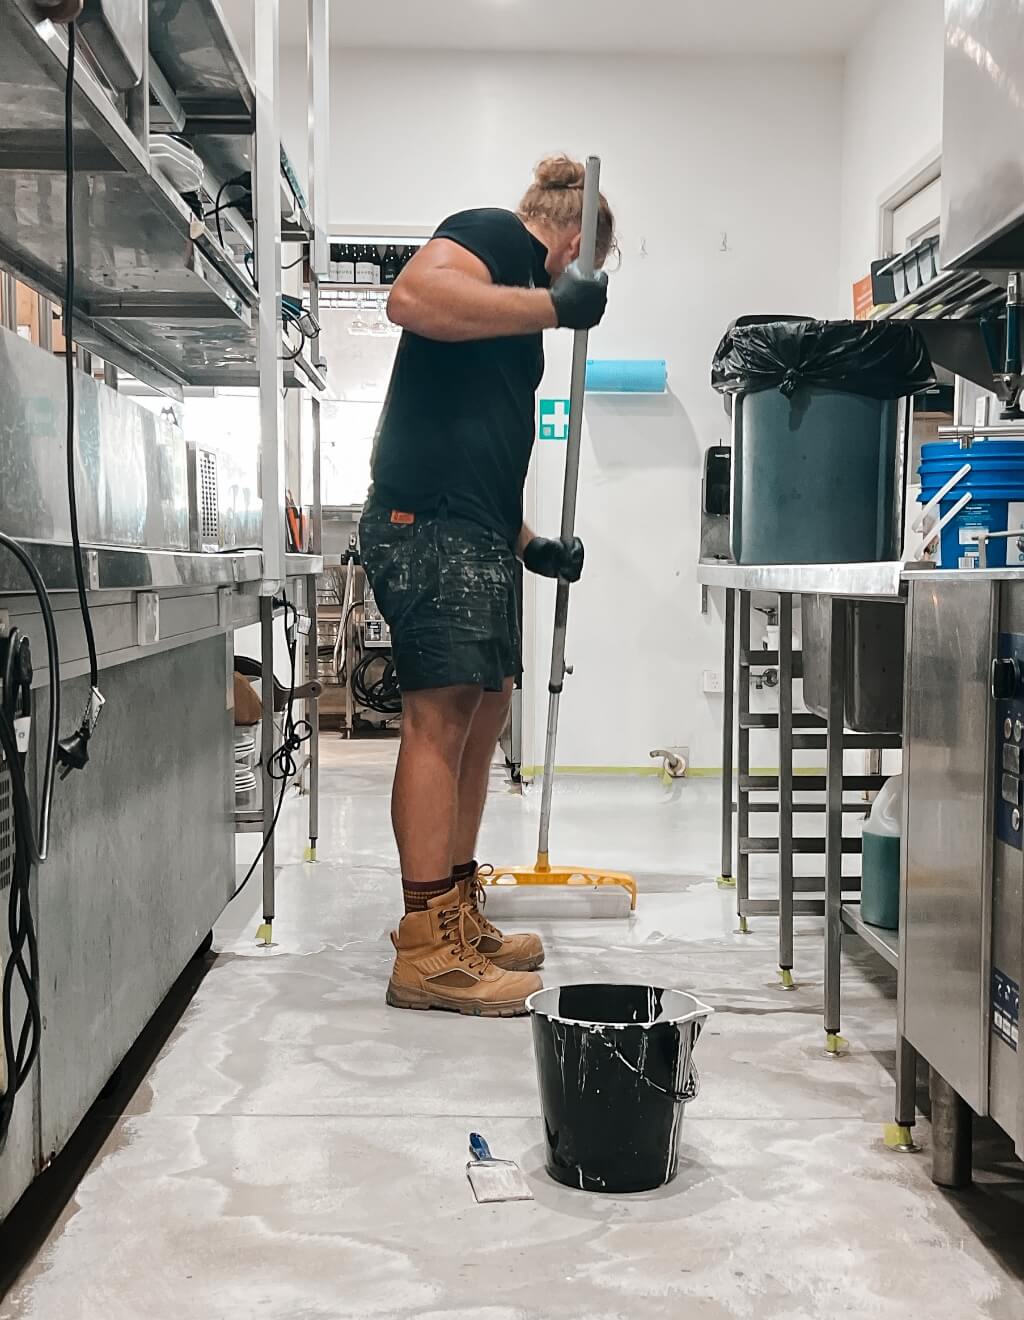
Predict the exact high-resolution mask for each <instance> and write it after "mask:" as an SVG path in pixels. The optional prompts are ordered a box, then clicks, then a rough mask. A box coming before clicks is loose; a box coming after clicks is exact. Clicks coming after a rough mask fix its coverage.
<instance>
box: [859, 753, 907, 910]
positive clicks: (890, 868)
mask: <svg viewBox="0 0 1024 1320" xmlns="http://www.w3.org/2000/svg"><path fill="white" fill-rule="evenodd" d="M902 817H903V778H902V776H900V775H893V777H892V778H891V779H887V780H886V782H885V784H884V785H883V786H882V791H881V792H880V793H879V795H878V797H876V798H875V800H874V802H873V803H872V806H871V815H870V817H869V818H868V820H867V821H866V822H865V824H864V852H863V856H862V859H861V861H862V867H863V869H862V875H861V882H860V915H861V917H862V918H863V920H864V921H866V922H867V923H868V925H869V926H881V927H882V929H883V930H899V925H900V835H901V833H902Z"/></svg>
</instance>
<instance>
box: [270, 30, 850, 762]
mask: <svg viewBox="0 0 1024 1320" xmlns="http://www.w3.org/2000/svg"><path fill="white" fill-rule="evenodd" d="M284 85H285V86H286V87H287V71H286V77H285V84H284ZM841 94H842V77H841V66H840V64H839V63H838V62H835V61H830V60H825V59H816V60H806V61H804V60H796V59H793V60H787V59H772V58H767V57H763V56H762V57H757V58H754V57H750V58H742V59H740V58H737V59H725V58H721V59H717V58H716V59H709V58H706V57H702V58H693V59H689V58H671V59H669V58H666V59H657V58H655V59H651V58H643V57H629V58H613V57H608V58H605V57H585V58H575V57H564V56H561V57H557V56H540V55H507V54H453V53H444V52H442V53H437V54H434V53H425V52H417V53H415V54H404V53H381V52H374V53H358V52H346V53H344V54H343V55H341V56H339V57H337V59H336V66H335V77H334V79H333V88H332V120H333V156H334V159H335V160H336V161H337V166H336V168H335V169H334V170H333V171H332V176H331V188H332V205H331V218H332V221H333V222H334V223H336V224H355V223H358V224H364V223H365V224H367V225H369V224H372V223H380V224H408V225H415V226H426V227H432V226H433V225H435V224H436V223H437V222H438V221H439V220H440V219H441V218H443V216H444V215H446V214H447V213H449V212H451V211H454V210H457V209H459V208H462V207H467V206H480V205H504V206H514V205H515V204H516V202H517V201H518V198H519V195H520V194H521V192H522V190H523V188H524V186H525V185H526V183H527V182H528V180H529V177H530V172H531V167H532V166H533V164H534V162H535V161H536V160H537V159H538V158H539V157H540V156H541V155H543V154H545V153H547V152H550V151H557V150H567V151H570V152H573V153H577V154H579V155H583V154H586V153H587V152H589V151H596V152H598V153H600V154H601V156H602V157H603V162H604V183H605V187H606V191H607V193H608V195H609V197H610V199H611V201H612V203H613V205H614V207H615V209H616V212H617V215H618V220H619V226H620V230H621V236H622V240H623V247H624V260H623V265H622V269H621V271H620V272H619V273H618V274H616V275H615V276H614V277H613V280H612V301H611V307H610V310H609V314H608V316H607V319H606V321H605V323H604V324H603V325H602V326H601V327H600V329H599V330H598V331H597V332H596V333H595V334H594V336H593V339H592V350H591V352H592V356H600V357H638V358H642V357H664V358H667V359H668V362H669V371H670V387H671V392H670V394H669V395H667V396H666V397H665V398H660V399H645V400H640V399H635V400H630V399H621V400H613V401H607V400H598V399H593V400H591V401H590V402H589V403H588V406H587V434H586V436H585V446H584V456H583V473H582V489H581V495H580V503H579V528H580V532H581V535H582V536H583V538H584V540H585V541H586V543H587V552H588V571H587V574H586V576H585V578H584V581H583V583H582V584H581V585H580V587H579V588H578V589H577V590H576V592H575V593H574V596H573V606H572V615H571V619H570V639H569V654H570V659H571V660H572V661H573V662H574V664H575V666H576V675H575V677H574V678H573V679H572V680H571V681H570V686H569V687H568V689H567V696H566V698H565V701H564V703H563V721H562V733H561V738H560V747H559V757H558V760H559V763H560V764H569V765H607V766H642V765H647V766H649V765H650V764H651V763H650V761H649V758H648V753H649V751H650V750H651V749H652V748H654V747H656V746H664V745H687V746H689V747H690V749H691V760H692V764H693V765H694V766H696V767H717V766H719V765H720V763H721V757H720V750H719V741H720V700H721V699H720V698H714V697H710V698H709V697H705V696H704V695H703V694H702V691H701V671H702V670H704V669H714V668H718V667H720V665H721V658H720V646H721V629H720V625H719V619H718V608H719V607H720V602H715V609H714V613H713V614H712V616H710V617H707V618H704V617H702V616H701V614H700V609H699V600H700V593H699V589H698V587H697V583H696V570H695V565H696V559H697V549H698V526H699V488H700V463H701V455H702V453H703V451H704V449H706V448H707V446H709V445H711V444H713V443H716V442H717V441H718V440H719V439H720V438H722V437H723V436H724V435H725V434H726V418H725V415H724V412H723V410H722V405H721V400H720V399H719V398H718V396H717V395H715V394H714V393H713V392H712V390H711V389H710V386H709V384H708V377H709V372H710V364H711V358H712V354H713V351H714V348H715V345H716V344H717V342H718V339H719V337H720V335H721V333H722V331H723V330H724V329H725V327H726V325H727V324H728V322H729V321H730V320H731V319H732V318H733V317H735V316H737V315H739V314H742V313H749V312H763V311H766V310H767V311H778V312H788V311H794V310H798V311H801V312H806V313H808V314H811V315H827V314H829V313H830V312H831V310H832V308H833V306H834V301H835V285H836V270H837V264H838V255H839V248H838V234H837V224H836V220H837V214H838V201H839V186H840V180H839V170H840V163H839V162H840V150H839V147H840V141H841V136H842V130H841V122H840V113H841ZM285 102H286V110H287V109H288V108H289V101H288V98H287V96H286V97H285ZM291 107H292V109H293V110H294V111H296V112H297V111H298V109H299V105H298V98H295V99H294V100H293V101H292V102H291ZM287 136H288V140H289V142H290V143H291V144H292V146H293V150H294V149H296V148H300V147H301V144H302V143H303V142H304V140H305V126H304V123H301V122H299V121H298V120H296V122H295V123H294V124H292V125H290V126H288V133H287ZM296 155H299V156H300V157H301V150H296ZM642 243H643V244H645V245H646V251H647V256H646V257H644V256H642V255H641V244H642ZM723 247H724V250H723ZM549 341H550V344H549V374H548V378H547V381H546V382H545V387H544V390H543V393H545V394H550V395H553V396H562V395H566V394H567V393H568V390H567V386H566V382H567V377H568V353H569V340H568V336H557V335H552V336H549ZM538 451H539V452H538V460H537V464H536V476H537V481H536V488H535V492H534V494H535V499H536V506H537V507H536V514H535V517H536V524H537V530H538V531H542V532H546V533H554V532H556V530H557V526H558V509H559V504H560V497H561V464H562V459H563V455H564V448H563V447H562V446H560V445H557V444H553V443H549V442H545V443H542V444H540V445H539V446H538ZM549 594H550V593H548V592H547V591H546V590H541V591H540V593H539V596H540V600H539V614H538V618H537V626H535V627H533V626H531V627H530V646H529V650H528V665H529V667H530V672H531V674H532V677H533V680H534V683H535V685H536V689H537V693H538V694H539V695H538V699H536V700H532V701H531V702H530V703H529V708H528V720H527V723H528V731H527V736H526V742H527V747H526V760H527V763H529V762H530V761H531V760H533V759H535V758H538V757H539V756H540V752H541V746H542V723H543V718H544V711H543V707H544V688H545V685H546V680H547V668H548V655H547V651H548V646H549V641H548V632H549V627H550V623H549V618H550V605H551V602H550V599H549ZM532 595H533V593H532V591H531V599H530V600H529V601H528V616H529V617H528V624H532V623H533V622H534V619H533V614H534V610H533V608H532ZM531 732H532V735H533V736H532V737H531Z"/></svg>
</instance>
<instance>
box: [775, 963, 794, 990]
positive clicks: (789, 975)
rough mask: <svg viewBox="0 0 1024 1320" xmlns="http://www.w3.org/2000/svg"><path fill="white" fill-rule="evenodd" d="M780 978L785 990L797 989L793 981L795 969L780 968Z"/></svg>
mask: <svg viewBox="0 0 1024 1320" xmlns="http://www.w3.org/2000/svg"><path fill="white" fill-rule="evenodd" d="M779 977H780V978H781V980H782V988H783V990H795V989H796V982H795V981H794V980H793V969H792V968H791V967H780V968H779Z"/></svg>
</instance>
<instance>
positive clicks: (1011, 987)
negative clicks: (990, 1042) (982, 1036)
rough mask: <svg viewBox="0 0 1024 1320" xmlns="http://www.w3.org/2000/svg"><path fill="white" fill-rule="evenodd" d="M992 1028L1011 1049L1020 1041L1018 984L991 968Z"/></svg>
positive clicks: (995, 968)
mask: <svg viewBox="0 0 1024 1320" xmlns="http://www.w3.org/2000/svg"><path fill="white" fill-rule="evenodd" d="M992 1030H993V1032H994V1033H995V1035H997V1036H998V1037H999V1039H1000V1040H1001V1041H1005V1043H1006V1044H1007V1045H1009V1047H1010V1049H1011V1050H1015V1049H1016V1048H1017V1045H1018V1043H1019V1041H1020V986H1019V985H1018V984H1017V982H1016V981H1013V980H1011V979H1010V977H1008V976H1007V975H1006V973H1005V972H1001V971H1000V970H999V968H998V967H994V968H993V969H992Z"/></svg>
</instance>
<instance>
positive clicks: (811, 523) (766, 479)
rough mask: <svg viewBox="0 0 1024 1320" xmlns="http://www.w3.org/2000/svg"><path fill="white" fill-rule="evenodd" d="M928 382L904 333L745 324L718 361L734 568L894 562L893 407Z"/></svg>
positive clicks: (922, 361)
mask: <svg viewBox="0 0 1024 1320" xmlns="http://www.w3.org/2000/svg"><path fill="white" fill-rule="evenodd" d="M933 379H934V374H933V371H932V364H931V360H930V358H929V356H928V351H927V349H926V348H925V346H924V341H923V340H922V339H921V336H920V335H919V334H918V332H917V330H916V329H915V328H914V327H913V326H911V325H907V324H905V323H899V324H896V323H892V322H877V323H876V322H870V321H794V320H792V319H787V320H783V321H775V322H770V323H753V324H751V323H750V322H749V320H745V321H744V322H741V323H737V324H735V325H733V326H732V327H731V328H730V329H729V331H728V332H727V333H726V335H725V337H724V338H723V340H722V342H721V344H719V346H718V350H717V352H716V354H715V360H714V364H713V366H712V371H711V383H712V385H713V386H714V388H715V389H716V390H718V391H719V392H720V393H722V394H724V395H725V396H726V398H735V404H734V408H733V472H732V549H733V555H734V557H735V559H736V562H737V563H738V564H822V563H857V562H869V561H875V560H880V559H892V558H895V556H896V554H897V553H898V548H899V547H898V546H897V545H896V535H897V529H896V525H895V510H896V500H895V492H896V451H897V445H898V437H897V420H898V409H897V400H898V399H900V398H902V397H904V396H906V395H910V394H915V393H917V392H918V391H920V390H922V389H925V388H926V387H927V386H928V385H929V384H931V383H932V381H933Z"/></svg>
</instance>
